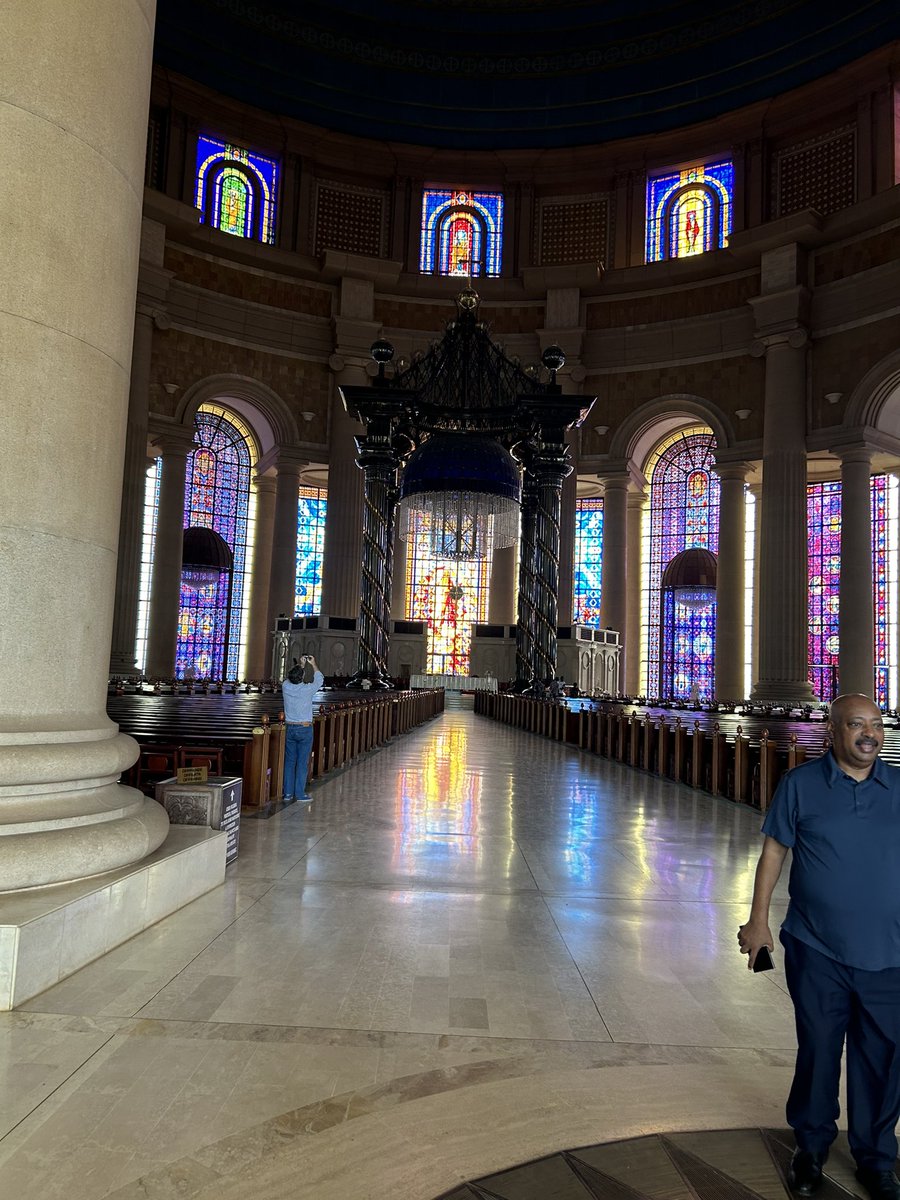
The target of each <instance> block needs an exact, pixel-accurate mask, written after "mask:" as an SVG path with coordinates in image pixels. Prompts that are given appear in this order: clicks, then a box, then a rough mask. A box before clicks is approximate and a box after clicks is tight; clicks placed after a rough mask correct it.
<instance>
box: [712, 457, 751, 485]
mask: <svg viewBox="0 0 900 1200" xmlns="http://www.w3.org/2000/svg"><path fill="white" fill-rule="evenodd" d="M713 470H714V471H715V473H716V474H717V475H718V477H719V478H720V479H739V480H740V481H741V482H742V483H743V482H744V481H745V480H746V478H747V476H748V475H749V474H750V472H751V471H752V470H753V463H749V462H744V461H742V460H741V461H737V462H729V461H728V460H727V459H726V460H723V461H720V460H719V459H718V458H717V459H716V461H715V463H714V465H713Z"/></svg>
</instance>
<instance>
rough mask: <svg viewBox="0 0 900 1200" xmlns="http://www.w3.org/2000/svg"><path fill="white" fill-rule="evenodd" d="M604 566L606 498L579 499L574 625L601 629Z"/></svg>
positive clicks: (576, 528)
mask: <svg viewBox="0 0 900 1200" xmlns="http://www.w3.org/2000/svg"><path fill="white" fill-rule="evenodd" d="M602 565H603V497H602V496H592V497H586V498H585V499H582V500H578V501H577V503H576V507H575V587H574V596H573V601H574V603H573V612H572V622H573V624H575V625H586V626H588V627H589V628H591V629H599V628H600V588H601V577H602V576H601V569H602Z"/></svg>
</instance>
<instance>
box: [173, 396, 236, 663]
mask: <svg viewBox="0 0 900 1200" xmlns="http://www.w3.org/2000/svg"><path fill="white" fill-rule="evenodd" d="M194 446H195V449H194V450H193V451H192V453H191V454H190V456H189V457H188V463H187V476H186V481H185V495H184V524H185V528H187V527H188V526H204V527H205V528H207V529H212V530H214V531H215V532H216V533H217V534H219V536H220V537H221V538H222V539H223V540H224V541H225V542H227V544H228V547H229V549H230V550H231V553H232V555H233V557H234V565H233V568H232V570H231V572H230V573H229V572H223V573H222V574H221V575H220V576H219V577H218V579H217V580H216V581H215V582H212V583H207V584H203V585H200V586H198V585H197V583H196V582H194V581H192V580H191V579H190V577H189V576H188V573H187V572H185V574H183V575H182V584H181V605H180V609H179V614H178V642H177V649H176V655H175V674H176V675H177V676H178V677H179V678H181V677H183V675H184V672H185V670H186V669H187V668H188V667H191V668H193V670H194V672H195V673H196V675H197V678H201V679H205V678H214V679H237V678H238V677H239V672H240V670H241V669H242V668H243V652H244V645H245V642H246V631H247V620H246V618H247V611H246V610H247V604H248V601H249V594H248V593H249V588H248V586H247V585H248V579H247V568H248V563H249V561H250V557H249V555H250V550H251V548H252V527H253V522H252V516H253V514H252V513H251V505H250V476H251V471H252V468H253V465H254V463H255V461H256V450H255V443H254V441H253V437H252V435H251V433H250V430H249V429H248V428H247V426H246V425H244V423H243V422H242V421H241V420H240V418H239V417H237V416H235V415H234V414H233V413H229V412H227V411H226V410H225V409H223V408H220V407H219V406H218V405H215V404H204V405H202V406H201V408H200V409H199V410H198V412H197V416H196V419H195V428H194Z"/></svg>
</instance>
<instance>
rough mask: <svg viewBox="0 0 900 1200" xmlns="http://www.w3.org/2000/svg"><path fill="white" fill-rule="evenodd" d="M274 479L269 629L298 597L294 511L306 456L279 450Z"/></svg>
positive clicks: (288, 612) (289, 614) (289, 613)
mask: <svg viewBox="0 0 900 1200" xmlns="http://www.w3.org/2000/svg"><path fill="white" fill-rule="evenodd" d="M277 461H278V474H277V476H276V480H275V519H274V523H273V527H272V565H271V568H270V570H269V603H268V608H269V621H268V626H269V633H271V632H272V630H273V629H274V628H275V620H276V618H277V617H278V616H280V615H281V614H282V613H284V615H285V616H287V617H292V616H293V615H294V604H295V602H296V598H297V514H298V511H299V508H300V475H301V473H302V471H303V468H304V467H305V466H307V462H306V460H305V459H299V458H296V457H295V456H294V455H293V454H291V453H290V451H285V450H280V451H279V452H278V460H277Z"/></svg>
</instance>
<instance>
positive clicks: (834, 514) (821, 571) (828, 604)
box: [806, 475, 900, 708]
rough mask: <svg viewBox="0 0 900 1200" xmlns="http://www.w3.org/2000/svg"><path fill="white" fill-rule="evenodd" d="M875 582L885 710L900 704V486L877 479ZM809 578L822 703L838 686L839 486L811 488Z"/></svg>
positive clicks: (811, 643) (816, 682) (813, 661)
mask: <svg viewBox="0 0 900 1200" xmlns="http://www.w3.org/2000/svg"><path fill="white" fill-rule="evenodd" d="M871 497H872V499H871V503H872V580H873V597H872V603H873V608H874V634H875V645H874V654H875V678H874V680H873V688H874V691H873V695H874V697H875V700H876V702H877V703H878V704H880V705H881V706H882V707H884V708H889V707H892V706H893V705H894V704H896V703H897V699H898V691H897V687H898V678H897V676H898V661H897V660H898V645H897V613H898V600H900V595H898V558H900V521H898V518H900V482H898V480H897V478H896V477H895V476H893V475H873V476H872V482H871ZM806 518H807V555H808V561H807V571H808V579H809V640H808V655H809V682H810V683H811V684H812V688H813V691H814V692H815V693H816V695H817V696H818V697H819V698H820V699H821V700H824V701H830V700H833V699H834V697H835V696H836V695H837V691H838V688H839V686H840V679H839V676H838V666H839V660H840V589H841V485H840V482H838V481H836V480H835V481H833V482H829V483H811V484H809V485H808V486H807V489H806Z"/></svg>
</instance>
